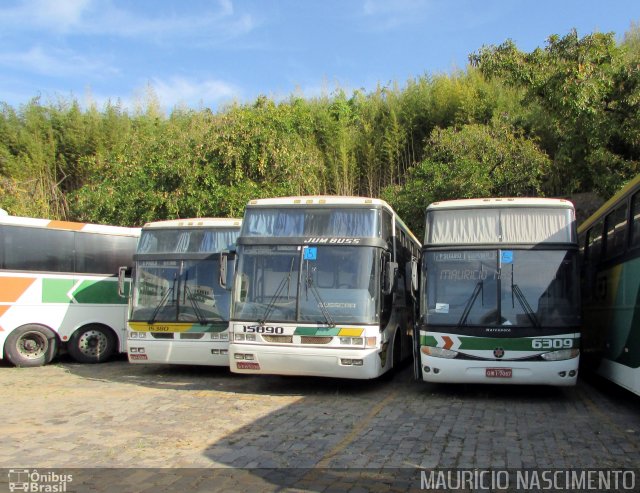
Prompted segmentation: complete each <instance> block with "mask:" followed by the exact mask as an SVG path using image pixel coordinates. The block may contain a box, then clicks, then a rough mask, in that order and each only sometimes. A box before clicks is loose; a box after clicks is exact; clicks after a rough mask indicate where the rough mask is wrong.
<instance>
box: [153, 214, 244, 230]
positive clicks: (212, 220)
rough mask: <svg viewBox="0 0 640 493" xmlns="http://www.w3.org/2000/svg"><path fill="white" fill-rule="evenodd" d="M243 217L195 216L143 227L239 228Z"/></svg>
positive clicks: (155, 222) (156, 222) (157, 222)
mask: <svg viewBox="0 0 640 493" xmlns="http://www.w3.org/2000/svg"><path fill="white" fill-rule="evenodd" d="M241 225H242V219H235V218H226V217H194V218H190V219H168V220H166V221H154V222H150V223H147V224H145V225H144V226H143V228H142V229H165V228H176V229H179V228H239V227H240V226H241Z"/></svg>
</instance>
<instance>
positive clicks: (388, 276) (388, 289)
mask: <svg viewBox="0 0 640 493" xmlns="http://www.w3.org/2000/svg"><path fill="white" fill-rule="evenodd" d="M397 272H398V263H397V262H385V265H384V278H383V285H382V294H384V295H388V294H391V293H392V292H393V289H394V287H395V284H396V274H397Z"/></svg>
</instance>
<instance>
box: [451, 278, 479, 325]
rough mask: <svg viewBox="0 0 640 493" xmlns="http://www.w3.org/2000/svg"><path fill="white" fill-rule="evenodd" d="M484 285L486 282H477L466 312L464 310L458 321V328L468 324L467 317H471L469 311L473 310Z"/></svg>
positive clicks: (465, 309)
mask: <svg viewBox="0 0 640 493" xmlns="http://www.w3.org/2000/svg"><path fill="white" fill-rule="evenodd" d="M483 287H484V283H483V282H482V281H478V283H477V284H476V287H475V288H473V293H471V297H470V298H469V301H467V305H466V306H465V307H464V312H462V316H461V317H460V320H459V321H458V327H457V328H458V329H459V328H460V327H462V326H464V325H466V323H467V318H468V317H469V313H470V312H471V308H472V307H473V304H474V303H475V302H476V300H477V299H478V295H479V294H480V292H481V291H482V289H483Z"/></svg>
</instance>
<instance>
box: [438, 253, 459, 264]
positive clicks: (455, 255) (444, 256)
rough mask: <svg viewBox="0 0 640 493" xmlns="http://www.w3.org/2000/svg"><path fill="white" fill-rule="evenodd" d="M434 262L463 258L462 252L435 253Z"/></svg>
mask: <svg viewBox="0 0 640 493" xmlns="http://www.w3.org/2000/svg"><path fill="white" fill-rule="evenodd" d="M435 260H436V262H450V261H452V260H464V252H444V253H436V255H435Z"/></svg>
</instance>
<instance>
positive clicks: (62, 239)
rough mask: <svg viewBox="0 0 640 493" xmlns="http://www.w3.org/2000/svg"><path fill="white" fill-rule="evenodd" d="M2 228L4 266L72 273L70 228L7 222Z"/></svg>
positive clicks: (71, 235) (16, 268)
mask: <svg viewBox="0 0 640 493" xmlns="http://www.w3.org/2000/svg"><path fill="white" fill-rule="evenodd" d="M4 228H5V241H4V245H3V249H4V268H5V269H14V270H26V271H48V272H73V269H74V265H73V255H71V254H70V252H73V232H72V231H63V230H56V229H46V228H25V227H22V226H7V225H5V226H4ZM115 273H116V272H114V274H115Z"/></svg>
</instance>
